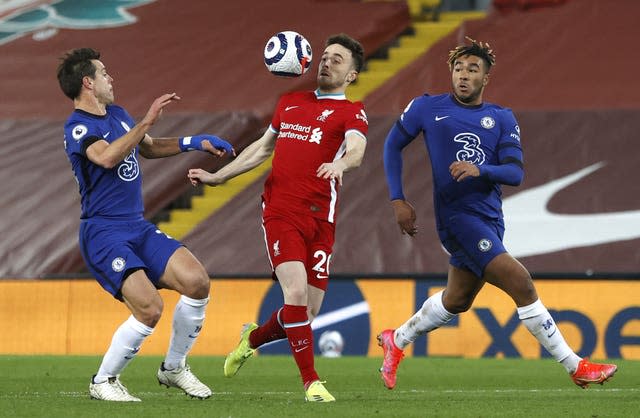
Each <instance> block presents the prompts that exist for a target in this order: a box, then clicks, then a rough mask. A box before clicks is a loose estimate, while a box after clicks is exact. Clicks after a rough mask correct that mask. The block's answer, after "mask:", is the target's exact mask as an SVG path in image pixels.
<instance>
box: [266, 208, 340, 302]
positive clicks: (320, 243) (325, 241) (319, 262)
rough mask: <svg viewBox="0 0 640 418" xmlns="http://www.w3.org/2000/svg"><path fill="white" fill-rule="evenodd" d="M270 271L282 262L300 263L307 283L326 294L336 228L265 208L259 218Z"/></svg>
mask: <svg viewBox="0 0 640 418" xmlns="http://www.w3.org/2000/svg"><path fill="white" fill-rule="evenodd" d="M262 226H263V228H264V231H265V241H266V244H267V253H268V254H269V261H270V262H271V268H273V270H274V271H275V269H276V267H277V266H278V265H279V264H282V263H284V262H285V261H301V262H303V263H304V265H305V268H306V270H307V283H308V284H310V285H311V286H313V287H317V288H318V289H321V290H327V285H328V279H329V263H330V261H331V251H332V249H333V243H334V241H335V231H336V228H335V224H333V223H331V222H329V221H325V220H322V219H318V218H314V217H313V216H307V215H302V214H299V213H287V212H282V211H276V210H273V209H271V208H265V210H264V212H263V216H262Z"/></svg>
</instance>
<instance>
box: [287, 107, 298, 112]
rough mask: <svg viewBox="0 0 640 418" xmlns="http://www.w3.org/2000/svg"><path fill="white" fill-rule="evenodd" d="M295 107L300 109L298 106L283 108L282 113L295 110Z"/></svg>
mask: <svg viewBox="0 0 640 418" xmlns="http://www.w3.org/2000/svg"><path fill="white" fill-rule="evenodd" d="M296 107H300V106H287V107H285V108H284V111H285V112H287V111H289V110H291V109H295V108H296Z"/></svg>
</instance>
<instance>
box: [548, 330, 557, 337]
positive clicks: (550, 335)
mask: <svg viewBox="0 0 640 418" xmlns="http://www.w3.org/2000/svg"><path fill="white" fill-rule="evenodd" d="M557 330H558V328H556V329H554V330H553V332H552V333H551V334H547V338H551V337H552V336H553V334H555V333H556V331H557Z"/></svg>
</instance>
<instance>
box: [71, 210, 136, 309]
mask: <svg viewBox="0 0 640 418" xmlns="http://www.w3.org/2000/svg"><path fill="white" fill-rule="evenodd" d="M137 237H138V231H136V230H134V229H133V228H130V227H129V224H128V223H126V222H112V223H100V222H90V221H83V222H82V223H81V224H80V252H81V253H82V257H83V258H84V260H85V263H86V264H87V267H88V268H89V271H91V273H92V274H93V276H94V277H95V279H96V280H97V281H98V283H99V284H100V286H102V287H103V288H104V289H105V290H106V291H107V292H109V293H111V295H113V297H115V298H116V299H118V300H122V293H121V289H122V286H123V283H124V281H125V278H126V277H127V275H128V274H129V272H131V271H135V270H138V269H146V268H147V266H146V264H145V263H144V261H143V260H141V259H140V257H138V254H137V253H136V251H135V250H134V248H133V247H134V241H135V239H136V238H137Z"/></svg>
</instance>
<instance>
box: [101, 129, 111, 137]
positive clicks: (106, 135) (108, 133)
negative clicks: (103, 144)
mask: <svg viewBox="0 0 640 418" xmlns="http://www.w3.org/2000/svg"><path fill="white" fill-rule="evenodd" d="M109 135H111V131H109V132H107V133H106V134H104V136H103V138H105V139H106V138H107V137H108V136H109Z"/></svg>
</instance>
